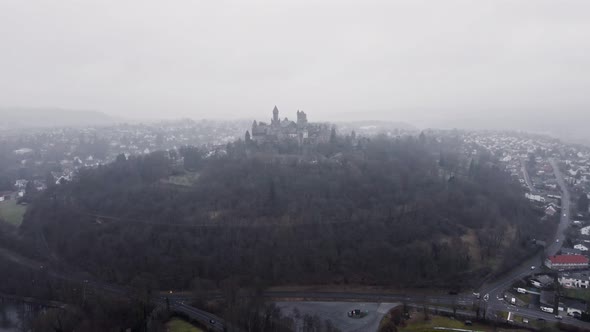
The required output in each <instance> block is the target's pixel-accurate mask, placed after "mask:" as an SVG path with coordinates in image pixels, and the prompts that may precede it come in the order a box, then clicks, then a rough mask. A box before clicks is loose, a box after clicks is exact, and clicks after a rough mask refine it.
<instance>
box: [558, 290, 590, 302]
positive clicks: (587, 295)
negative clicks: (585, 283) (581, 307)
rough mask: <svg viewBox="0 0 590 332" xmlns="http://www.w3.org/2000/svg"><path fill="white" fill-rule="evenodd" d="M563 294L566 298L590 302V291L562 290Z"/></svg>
mask: <svg viewBox="0 0 590 332" xmlns="http://www.w3.org/2000/svg"><path fill="white" fill-rule="evenodd" d="M563 293H564V295H565V296H567V297H571V298H574V299H580V300H584V301H590V289H584V288H564V289H563Z"/></svg>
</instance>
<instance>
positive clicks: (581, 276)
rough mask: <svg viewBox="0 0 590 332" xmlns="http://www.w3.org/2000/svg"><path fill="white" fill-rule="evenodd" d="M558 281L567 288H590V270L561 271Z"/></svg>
mask: <svg viewBox="0 0 590 332" xmlns="http://www.w3.org/2000/svg"><path fill="white" fill-rule="evenodd" d="M557 281H558V282H559V284H560V285H562V286H563V287H566V288H588V287H589V286H590V274H588V272H579V273H561V274H559V277H558V278H557Z"/></svg>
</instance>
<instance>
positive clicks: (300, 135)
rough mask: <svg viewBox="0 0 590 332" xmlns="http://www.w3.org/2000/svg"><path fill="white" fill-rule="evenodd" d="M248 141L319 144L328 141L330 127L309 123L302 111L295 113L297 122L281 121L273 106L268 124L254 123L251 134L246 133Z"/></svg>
mask: <svg viewBox="0 0 590 332" xmlns="http://www.w3.org/2000/svg"><path fill="white" fill-rule="evenodd" d="M250 139H252V140H254V141H256V142H261V143H265V142H278V141H284V140H296V141H297V142H298V143H299V144H304V143H320V142H326V141H328V140H329V139H330V127H329V126H328V125H327V124H321V123H309V122H308V121H307V114H305V112H303V111H297V122H295V121H291V120H289V119H288V118H285V119H284V120H281V119H280V118H279V109H278V108H277V107H276V106H275V108H274V109H273V110H272V119H271V120H270V124H267V123H265V122H258V123H257V122H256V121H254V123H253V124H252V134H251V135H250V133H249V132H246V140H250Z"/></svg>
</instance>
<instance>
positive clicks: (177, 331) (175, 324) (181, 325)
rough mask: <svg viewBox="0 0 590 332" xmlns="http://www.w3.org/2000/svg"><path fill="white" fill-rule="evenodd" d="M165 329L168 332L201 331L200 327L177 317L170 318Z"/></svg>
mask: <svg viewBox="0 0 590 332" xmlns="http://www.w3.org/2000/svg"><path fill="white" fill-rule="evenodd" d="M166 331H168V332H203V330H201V329H200V328H198V327H196V326H194V325H192V324H190V323H188V322H186V321H184V320H182V319H179V318H172V319H171V320H170V321H169V322H168V323H167V324H166Z"/></svg>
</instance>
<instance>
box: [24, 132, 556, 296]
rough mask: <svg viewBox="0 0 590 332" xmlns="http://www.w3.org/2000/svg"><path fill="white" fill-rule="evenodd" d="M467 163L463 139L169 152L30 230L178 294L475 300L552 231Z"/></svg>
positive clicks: (43, 217) (114, 277)
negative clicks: (489, 279) (245, 291)
mask: <svg viewBox="0 0 590 332" xmlns="http://www.w3.org/2000/svg"><path fill="white" fill-rule="evenodd" d="M463 150H464V146H462V144H461V142H460V141H458V140H457V139H456V138H455V137H437V138H434V137H424V136H423V135H422V136H421V137H419V138H416V137H409V138H396V139H389V138H385V137H379V138H375V139H372V140H367V139H361V140H358V139H354V138H351V137H346V138H344V137H336V136H333V137H332V139H331V141H330V142H329V143H326V144H321V145H317V146H307V147H305V148H304V149H301V148H299V147H298V146H297V145H296V144H289V143H284V144H280V145H272V146H271V145H265V146H258V145H257V144H256V143H255V142H253V141H247V142H243V141H239V142H236V143H234V144H230V145H228V147H227V149H226V151H225V152H224V153H218V154H214V155H212V156H209V157H207V158H205V157H204V153H203V152H202V151H200V150H199V149H197V148H190V147H187V148H183V149H182V150H181V154H182V155H183V157H184V161H185V163H184V167H182V166H178V165H174V163H173V162H172V161H171V158H170V155H169V153H168V152H157V153H153V154H150V155H146V156H143V157H134V158H130V159H129V160H126V159H125V158H124V157H123V156H121V157H120V158H118V159H117V161H116V162H114V163H112V164H110V165H107V166H103V167H100V168H98V169H93V170H83V171H81V172H80V173H79V176H78V177H77V178H76V179H75V180H74V181H72V182H71V183H67V184H64V185H59V186H54V187H51V188H49V189H48V190H47V191H46V192H45V193H43V194H42V195H41V196H40V197H38V198H37V199H36V201H35V202H34V204H32V207H31V209H30V210H29V212H28V213H27V215H26V217H25V221H24V224H23V226H22V229H23V231H24V233H25V234H31V236H33V235H35V234H38V232H39V231H41V232H43V234H45V238H46V239H47V243H48V245H49V247H50V248H51V249H52V250H53V251H55V252H56V254H57V255H59V256H60V257H62V258H64V259H66V260H67V261H68V262H70V263H72V264H75V265H78V266H80V267H82V268H84V269H86V270H88V271H90V272H92V273H94V274H95V275H96V276H98V277H101V278H104V279H105V280H109V281H115V282H120V283H129V282H132V281H133V280H134V279H137V278H143V279H149V280H152V281H153V282H154V283H155V285H157V287H161V288H165V289H170V288H174V289H179V288H186V287H190V285H191V283H193V284H194V283H197V284H199V285H206V286H201V287H203V288H213V287H218V286H219V285H220V284H221V283H222V282H223V280H226V279H228V278H230V279H231V280H234V281H235V282H237V283H239V284H240V285H252V284H261V283H262V284H265V285H278V284H321V283H339V284H346V283H351V284H352V283H354V284H371V285H375V284H378V285H400V286H425V287H430V286H444V287H468V286H469V285H470V283H472V282H473V281H474V280H478V279H480V278H481V277H482V276H485V275H487V274H488V273H490V272H491V271H492V269H497V268H500V267H501V266H502V265H503V264H509V263H511V262H512V261H511V260H516V259H518V258H519V257H522V256H523V255H525V254H526V253H527V252H530V250H532V248H531V246H530V239H532V238H543V237H544V234H543V232H546V231H547V230H548V229H550V227H545V226H546V225H544V224H543V223H542V222H541V221H540V215H539V212H538V211H536V210H534V208H533V207H532V206H531V205H530V204H529V203H528V201H526V200H525V199H524V195H523V193H522V191H521V188H520V186H519V185H518V184H517V183H515V182H514V181H513V180H512V179H511V178H510V177H509V176H508V175H507V174H506V173H505V172H503V171H502V170H501V169H500V168H499V167H498V165H497V163H496V162H495V160H494V159H493V158H492V156H490V155H489V154H487V153H485V152H484V151H479V152H478V153H477V154H473V155H471V153H470V155H467V154H466V153H464V152H463ZM469 151H471V150H469ZM183 178H186V179H190V181H178V180H179V179H183ZM186 179H185V180H186ZM174 183H182V185H181V184H174Z"/></svg>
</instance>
